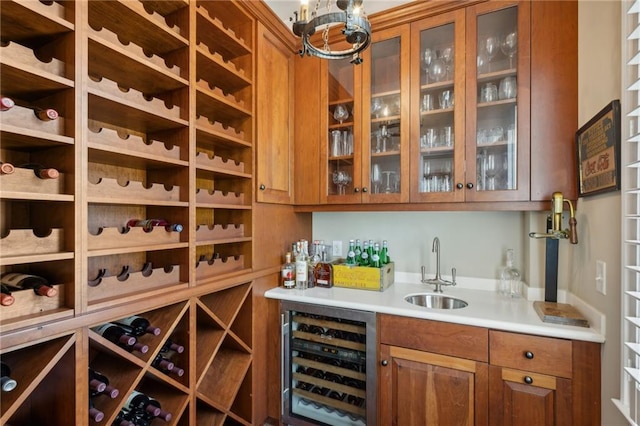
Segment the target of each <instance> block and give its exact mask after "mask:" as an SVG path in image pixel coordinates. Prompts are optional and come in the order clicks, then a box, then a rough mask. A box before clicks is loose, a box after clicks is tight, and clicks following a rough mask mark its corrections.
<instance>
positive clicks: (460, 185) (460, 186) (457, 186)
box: [456, 182, 464, 189]
mask: <svg viewBox="0 0 640 426" xmlns="http://www.w3.org/2000/svg"><path fill="white" fill-rule="evenodd" d="M456 188H458V189H462V188H464V185H463V184H462V183H460V182H458V183H456Z"/></svg>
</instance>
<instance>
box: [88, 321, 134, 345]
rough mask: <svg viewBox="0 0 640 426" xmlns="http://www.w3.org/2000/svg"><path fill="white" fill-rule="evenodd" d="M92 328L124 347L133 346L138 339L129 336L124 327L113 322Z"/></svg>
mask: <svg viewBox="0 0 640 426" xmlns="http://www.w3.org/2000/svg"><path fill="white" fill-rule="evenodd" d="M92 330H93V331H95V332H96V333H98V334H99V335H101V336H102V337H104V338H105V339H107V340H108V341H110V342H111V343H115V344H116V345H118V346H120V347H121V348H123V349H126V348H128V347H130V346H133V345H134V344H135V343H136V341H137V340H136V338H135V337H133V336H129V335H128V334H127V332H126V330H124V329H123V328H122V327H119V326H117V325H115V324H111V323H106V324H102V325H100V326H98V327H94V328H92Z"/></svg>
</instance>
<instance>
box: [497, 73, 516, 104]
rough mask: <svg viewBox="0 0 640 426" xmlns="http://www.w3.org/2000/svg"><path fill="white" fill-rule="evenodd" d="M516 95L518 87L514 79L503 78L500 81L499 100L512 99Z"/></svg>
mask: <svg viewBox="0 0 640 426" xmlns="http://www.w3.org/2000/svg"><path fill="white" fill-rule="evenodd" d="M517 93H518V85H517V83H516V79H515V78H514V77H505V78H503V79H502V80H500V89H499V94H498V97H499V98H500V99H513V98H515V97H516V95H517Z"/></svg>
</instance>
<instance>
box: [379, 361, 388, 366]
mask: <svg viewBox="0 0 640 426" xmlns="http://www.w3.org/2000/svg"><path fill="white" fill-rule="evenodd" d="M380 365H382V366H383V367H386V366H387V365H389V361H387V360H386V359H383V360H382V361H381V362H380Z"/></svg>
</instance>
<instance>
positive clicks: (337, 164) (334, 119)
mask: <svg viewBox="0 0 640 426" xmlns="http://www.w3.org/2000/svg"><path fill="white" fill-rule="evenodd" d="M322 66H323V67H326V72H325V75H327V79H326V80H323V85H322V86H323V87H321V90H322V92H324V93H326V94H327V98H326V99H327V104H326V105H327V110H326V113H327V116H326V120H327V121H326V123H327V126H326V128H327V135H326V141H327V142H326V144H325V147H324V150H323V152H322V155H321V158H323V159H324V161H323V164H325V165H326V167H325V168H323V173H322V185H323V186H324V188H325V189H324V191H323V193H324V194H323V195H324V198H325V201H326V202H327V203H336V204H339V203H360V201H361V196H360V187H361V179H360V176H361V168H362V166H361V161H360V146H361V144H360V140H361V137H360V129H361V127H360V122H361V112H360V111H361V103H362V101H361V98H362V91H361V85H362V84H361V80H362V79H361V68H360V67H361V65H353V64H351V63H350V62H349V59H333V60H328V61H323V63H322Z"/></svg>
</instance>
